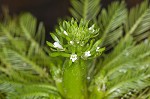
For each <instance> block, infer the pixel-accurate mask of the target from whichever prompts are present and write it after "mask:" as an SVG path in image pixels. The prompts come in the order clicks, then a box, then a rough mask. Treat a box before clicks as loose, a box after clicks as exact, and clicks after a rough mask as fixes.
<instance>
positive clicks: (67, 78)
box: [63, 59, 87, 99]
mask: <svg viewBox="0 0 150 99" xmlns="http://www.w3.org/2000/svg"><path fill="white" fill-rule="evenodd" d="M86 68H87V66H86V65H85V62H84V61H83V60H80V59H79V60H76V61H75V62H74V63H72V64H71V65H70V66H69V60H67V62H66V63H65V65H64V72H63V89H64V93H63V94H64V97H65V98H66V99H87V85H86V75H87V70H86Z"/></svg>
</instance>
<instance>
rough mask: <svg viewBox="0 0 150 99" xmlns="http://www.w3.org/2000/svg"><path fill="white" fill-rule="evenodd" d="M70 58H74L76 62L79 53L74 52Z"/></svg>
mask: <svg viewBox="0 0 150 99" xmlns="http://www.w3.org/2000/svg"><path fill="white" fill-rule="evenodd" d="M70 59H71V60H72V62H75V61H76V60H77V55H76V54H72V55H71V56H70Z"/></svg>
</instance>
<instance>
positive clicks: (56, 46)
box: [53, 42, 63, 49]
mask: <svg viewBox="0 0 150 99" xmlns="http://www.w3.org/2000/svg"><path fill="white" fill-rule="evenodd" d="M53 46H54V47H55V48H59V49H63V47H62V46H61V45H60V44H59V42H54V44H53Z"/></svg>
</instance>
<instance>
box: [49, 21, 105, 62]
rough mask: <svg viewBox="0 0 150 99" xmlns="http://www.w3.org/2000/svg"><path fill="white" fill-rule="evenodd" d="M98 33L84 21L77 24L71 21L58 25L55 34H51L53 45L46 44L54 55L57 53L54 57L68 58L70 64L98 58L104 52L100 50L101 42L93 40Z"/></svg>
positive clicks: (94, 27) (93, 26)
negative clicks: (80, 60) (79, 60)
mask: <svg viewBox="0 0 150 99" xmlns="http://www.w3.org/2000/svg"><path fill="white" fill-rule="evenodd" d="M98 32H99V29H97V28H96V26H95V25H94V24H93V25H91V26H89V23H88V22H85V21H84V20H81V21H80V22H77V21H76V20H74V19H72V20H71V21H64V22H63V23H60V26H59V28H57V29H56V33H51V36H52V38H53V39H54V43H50V42H47V44H48V45H49V46H50V47H51V50H53V53H54V54H55V52H57V55H55V56H59V55H60V56H64V57H68V58H70V60H71V61H72V62H75V61H76V60H78V59H80V58H81V59H84V60H87V59H91V58H94V57H96V56H99V55H100V54H101V53H102V52H103V51H104V50H105V48H100V43H101V40H99V39H98V40H96V38H95V37H97V36H98ZM58 52H59V53H58ZM54 54H53V55H54Z"/></svg>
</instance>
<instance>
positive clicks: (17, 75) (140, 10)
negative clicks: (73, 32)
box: [0, 0, 150, 99]
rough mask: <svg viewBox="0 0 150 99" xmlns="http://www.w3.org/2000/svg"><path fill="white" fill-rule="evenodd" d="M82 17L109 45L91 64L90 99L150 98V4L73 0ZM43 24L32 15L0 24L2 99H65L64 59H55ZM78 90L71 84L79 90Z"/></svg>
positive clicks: (74, 13) (73, 11)
mask: <svg viewBox="0 0 150 99" xmlns="http://www.w3.org/2000/svg"><path fill="white" fill-rule="evenodd" d="M70 2H71V5H72V7H71V8H70V12H71V14H72V16H73V17H74V18H75V19H77V20H80V19H83V20H86V21H89V20H90V24H93V23H95V24H96V25H97V27H99V29H100V30H99V35H98V37H97V38H98V39H102V43H101V45H100V46H101V47H106V50H105V52H104V53H103V54H102V56H100V57H98V58H95V59H92V60H90V61H89V63H88V66H87V67H88V74H87V77H88V78H90V79H87V89H88V98H89V99H150V5H149V2H148V0H143V2H142V3H141V4H139V5H137V6H136V7H134V8H131V9H129V10H127V8H126V4H125V2H124V1H122V2H119V1H115V2H113V3H112V4H110V5H109V6H108V7H107V8H101V6H100V0H70ZM45 42H46V41H45V29H44V26H43V23H39V24H37V20H36V18H35V17H33V16H32V15H31V14H29V13H25V14H22V15H20V16H18V17H15V18H12V17H5V19H4V20H3V21H1V22H0V99H63V98H65V96H64V95H63V94H60V93H61V90H60V88H59V83H60V80H61V79H62V76H63V72H62V66H63V64H64V60H65V58H63V57H51V51H50V50H49V48H48V47H47V46H46V45H45ZM74 87H75V86H72V88H74Z"/></svg>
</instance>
